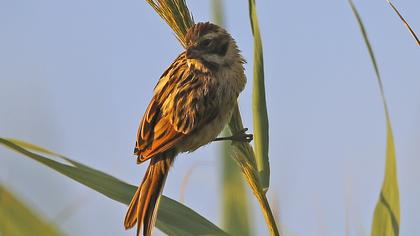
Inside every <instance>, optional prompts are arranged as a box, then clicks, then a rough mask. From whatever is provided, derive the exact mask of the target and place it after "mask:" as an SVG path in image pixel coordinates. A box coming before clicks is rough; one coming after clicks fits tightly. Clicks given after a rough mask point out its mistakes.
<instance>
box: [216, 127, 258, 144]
mask: <svg viewBox="0 0 420 236" xmlns="http://www.w3.org/2000/svg"><path fill="white" fill-rule="evenodd" d="M246 131H248V128H244V129H241V130H239V131H238V132H237V133H235V134H233V135H232V136H228V137H220V138H215V139H213V141H225V140H231V141H237V142H246V143H249V142H251V141H252V139H253V138H254V136H253V135H252V134H247V133H246Z"/></svg>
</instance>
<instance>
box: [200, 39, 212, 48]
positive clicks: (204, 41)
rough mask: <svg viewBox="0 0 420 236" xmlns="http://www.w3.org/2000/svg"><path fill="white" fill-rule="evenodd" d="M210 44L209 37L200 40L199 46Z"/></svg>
mask: <svg viewBox="0 0 420 236" xmlns="http://www.w3.org/2000/svg"><path fill="white" fill-rule="evenodd" d="M210 44H211V40H210V39H205V40H203V41H201V43H200V46H201V47H208V46H210Z"/></svg>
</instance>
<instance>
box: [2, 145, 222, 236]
mask: <svg viewBox="0 0 420 236" xmlns="http://www.w3.org/2000/svg"><path fill="white" fill-rule="evenodd" d="M0 144H2V145H4V146H5V147H7V148H9V149H12V150H13V151H15V152H17V153H20V154H23V155H24V156H26V157H29V158H31V159H33V160H35V161H37V162H40V163H42V164H44V165H46V166H48V167H50V168H52V169H54V170H56V171H58V172H59V173H61V174H63V175H65V176H67V177H69V178H71V179H73V180H75V181H77V182H79V183H81V184H83V185H85V186H87V187H89V188H91V189H93V190H95V191H97V192H100V193H102V194H103V195H105V196H107V197H109V198H111V199H113V200H115V201H118V202H121V203H123V204H126V205H128V204H129V203H130V200H131V197H132V196H133V194H134V192H135V191H136V189H137V187H135V186H133V185H130V184H127V183H125V182H123V181H121V180H119V179H117V178H115V177H113V176H111V175H108V174H106V173H104V172H102V171H99V170H95V169H93V168H90V167H88V166H86V165H84V164H82V163H79V162H76V161H73V160H71V159H69V158H67V157H64V156H62V155H59V154H55V153H54V152H51V151H49V150H47V149H45V148H41V147H38V146H36V145H33V144H29V143H27V142H24V141H17V140H15V139H7V138H0ZM36 152H38V153H42V154H47V155H53V156H54V157H58V158H59V159H61V160H62V161H65V162H67V163H68V164H67V163H66V164H64V163H61V162H58V161H55V160H53V159H51V158H48V157H46V156H42V155H40V154H38V153H36ZM156 226H157V228H159V229H160V230H162V231H163V232H164V233H166V234H168V235H178V236H183V235H227V234H226V233H225V232H223V231H222V230H221V229H219V228H218V227H217V226H215V225H214V224H212V223H211V222H210V221H208V220H207V219H205V218H204V217H202V216H201V215H199V214H198V213H196V212H195V211H193V210H191V209H190V208H188V207H186V206H184V205H182V204H180V203H178V202H176V201H174V200H172V199H170V198H168V197H165V196H162V197H161V199H160V205H159V211H158V217H157V223H156Z"/></svg>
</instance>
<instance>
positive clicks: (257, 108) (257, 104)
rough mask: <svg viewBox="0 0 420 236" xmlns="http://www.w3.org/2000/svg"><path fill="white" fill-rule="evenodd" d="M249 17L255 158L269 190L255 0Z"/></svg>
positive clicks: (263, 187)
mask: <svg viewBox="0 0 420 236" xmlns="http://www.w3.org/2000/svg"><path fill="white" fill-rule="evenodd" d="M249 18H250V20H251V27H252V34H253V35H254V83H253V90H252V109H253V116H254V146H255V158H256V161H257V168H258V172H259V178H260V182H261V186H262V189H263V191H264V192H267V190H268V188H269V185H270V163H269V160H268V141H269V140H268V115H267V104H266V101H265V82H264V60H263V48H262V40H261V33H260V28H259V26H258V17H257V9H256V3H255V0H249Z"/></svg>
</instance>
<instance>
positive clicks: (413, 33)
mask: <svg viewBox="0 0 420 236" xmlns="http://www.w3.org/2000/svg"><path fill="white" fill-rule="evenodd" d="M386 1H387V2H388V3H389V5H390V6H391V7H392V9H393V10H394V11H395V13H397V15H398V17H399V18H400V19H401V21H402V22H403V23H404V25H405V27H407V29H408V31H409V32H410V34H411V36H413V38H414V40H416V43H417V45H419V46H420V40H419V38H418V37H417V35H416V33H415V32H414V30H413V29H412V28H411V26H410V25H409V24H408V22H407V21H406V20H405V19H404V17H403V16H402V15H401V14H400V12H399V11H398V10H397V8H396V7H395V6H394V4H393V3H392V2H391V1H390V0H386Z"/></svg>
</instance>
